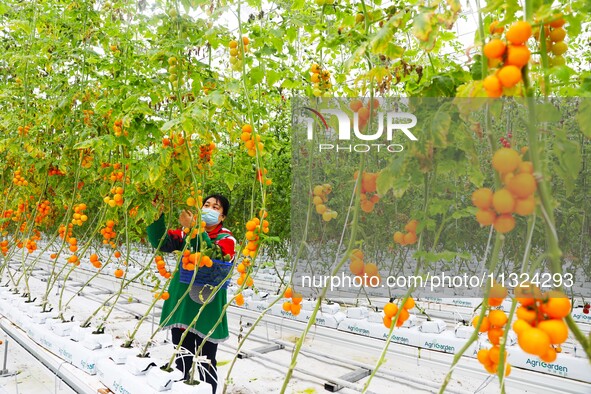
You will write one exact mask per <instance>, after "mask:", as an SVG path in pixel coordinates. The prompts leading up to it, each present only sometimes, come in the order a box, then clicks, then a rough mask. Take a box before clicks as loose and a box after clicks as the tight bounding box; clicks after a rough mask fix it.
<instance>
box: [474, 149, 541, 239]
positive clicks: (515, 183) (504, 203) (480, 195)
mask: <svg viewBox="0 0 591 394" xmlns="http://www.w3.org/2000/svg"><path fill="white" fill-rule="evenodd" d="M523 152H524V153H525V152H526V150H525V149H524V150H523ZM492 165H493V168H494V169H495V170H496V171H497V172H498V173H499V175H500V177H501V180H502V182H503V184H504V187H503V188H501V189H500V190H497V191H496V192H493V191H492V190H491V189H489V188H480V189H478V190H476V191H475V192H474V193H473V194H472V204H474V206H475V207H477V208H478V211H477V212H476V220H477V221H478V223H480V224H481V225H482V226H490V225H491V224H492V225H493V227H494V229H495V230H496V231H498V232H499V233H502V234H505V233H508V232H509V231H511V230H513V228H515V218H514V217H513V213H516V214H518V215H520V216H527V215H531V214H532V213H533V212H534V211H535V207H536V202H535V198H534V193H535V192H536V190H537V182H536V179H535V178H534V176H533V172H534V167H533V164H532V163H531V162H530V161H523V160H522V158H521V156H520V155H519V153H518V152H517V151H516V150H514V149H511V148H501V149H499V150H497V151H496V152H495V154H494V156H493V159H492Z"/></svg>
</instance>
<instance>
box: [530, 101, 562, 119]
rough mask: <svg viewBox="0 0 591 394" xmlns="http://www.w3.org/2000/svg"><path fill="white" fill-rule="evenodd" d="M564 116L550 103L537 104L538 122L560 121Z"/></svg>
mask: <svg viewBox="0 0 591 394" xmlns="http://www.w3.org/2000/svg"><path fill="white" fill-rule="evenodd" d="M561 118H562V116H561V114H560V111H559V110H558V108H556V107H555V106H554V105H552V104H550V103H543V104H537V105H536V120H537V121H538V122H551V123H553V122H558V121H559V120H560V119H561Z"/></svg>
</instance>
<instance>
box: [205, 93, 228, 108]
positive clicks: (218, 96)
mask: <svg viewBox="0 0 591 394" xmlns="http://www.w3.org/2000/svg"><path fill="white" fill-rule="evenodd" d="M207 97H208V99H209V101H210V102H211V103H212V104H213V105H215V106H216V107H221V106H223V105H224V103H225V101H226V96H224V95H223V94H222V93H221V92H220V91H218V90H214V91H213V92H211V93H210V94H209V95H208V96H207Z"/></svg>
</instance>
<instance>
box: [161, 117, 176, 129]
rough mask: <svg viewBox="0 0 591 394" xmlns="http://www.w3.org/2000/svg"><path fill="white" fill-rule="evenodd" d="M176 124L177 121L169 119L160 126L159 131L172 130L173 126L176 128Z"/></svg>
mask: <svg viewBox="0 0 591 394" xmlns="http://www.w3.org/2000/svg"><path fill="white" fill-rule="evenodd" d="M178 123H179V120H178V119H171V120H169V121H168V122H166V123H164V124H163V125H162V128H161V130H162V131H168V130H170V129H172V128H173V127H174V126H176V125H177V124H178Z"/></svg>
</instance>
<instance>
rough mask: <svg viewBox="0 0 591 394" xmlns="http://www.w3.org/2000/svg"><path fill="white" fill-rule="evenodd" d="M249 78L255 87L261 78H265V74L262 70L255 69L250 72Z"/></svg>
mask: <svg viewBox="0 0 591 394" xmlns="http://www.w3.org/2000/svg"><path fill="white" fill-rule="evenodd" d="M249 76H250V81H251V83H252V84H253V85H256V84H259V83H261V82H262V81H263V77H264V76H265V73H264V71H263V69H262V68H260V67H255V68H253V69H251V70H250V73H249Z"/></svg>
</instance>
